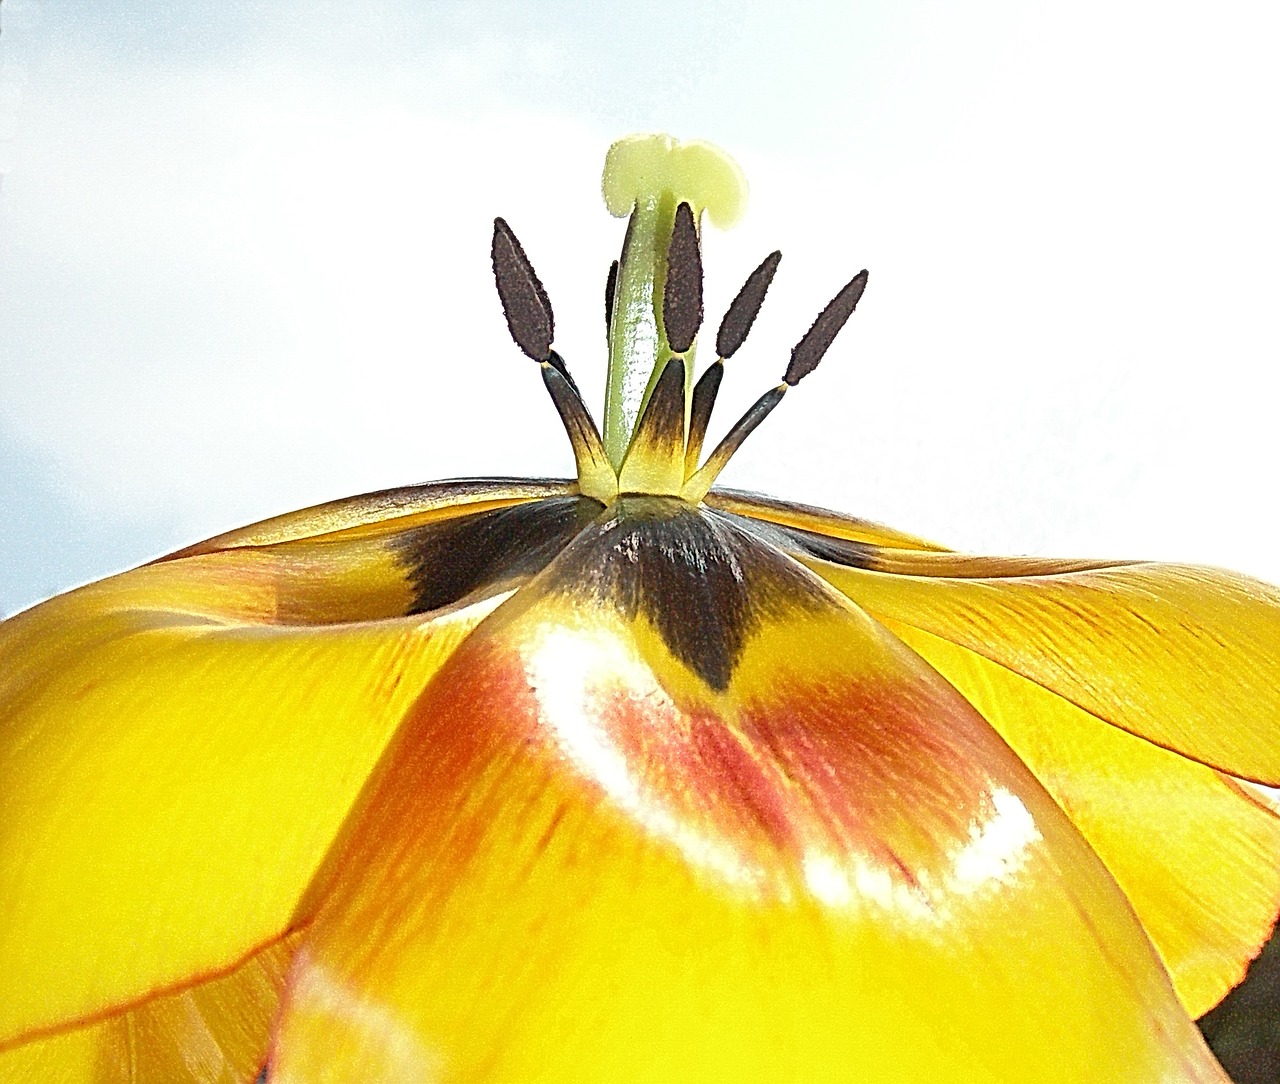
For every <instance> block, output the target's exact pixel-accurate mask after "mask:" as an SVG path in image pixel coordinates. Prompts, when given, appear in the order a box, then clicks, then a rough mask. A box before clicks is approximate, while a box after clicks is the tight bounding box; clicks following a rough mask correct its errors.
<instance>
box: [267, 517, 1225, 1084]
mask: <svg viewBox="0 0 1280 1084" xmlns="http://www.w3.org/2000/svg"><path fill="white" fill-rule="evenodd" d="M620 503H621V505H622V507H621V508H620V509H618V510H616V511H615V512H614V513H613V516H612V518H608V517H606V518H604V519H602V522H601V523H600V524H599V525H598V529H597V530H595V531H591V532H587V533H585V534H584V535H583V536H582V537H581V538H580V539H579V540H578V541H577V542H575V543H574V544H573V545H571V546H570V548H569V549H568V550H566V551H565V553H563V554H562V555H561V557H560V558H559V559H558V560H557V561H556V562H554V563H553V564H552V565H551V566H549V567H548V568H547V569H546V570H545V572H544V573H543V574H542V575H541V576H540V577H539V578H538V579H537V580H535V581H534V583H533V584H531V585H529V586H526V587H525V588H524V589H523V590H522V591H521V592H520V593H519V594H517V595H516V596H515V597H514V598H513V599H512V600H511V601H510V602H509V603H508V604H507V605H506V606H504V607H503V609H502V610H500V611H498V612H497V613H495V614H494V615H493V616H491V617H490V619H489V620H488V621H487V622H486V624H485V626H484V627H483V628H482V629H480V630H478V631H477V632H476V633H474V634H473V635H472V637H470V638H469V639H468V641H467V642H466V643H465V644H464V645H463V646H462V647H461V648H460V649H459V651H458V652H457V653H456V654H455V655H454V656H453V657H452V658H451V660H450V661H449V663H447V664H446V666H445V667H444V668H443V669H442V670H441V672H440V673H439V674H438V675H437V677H436V678H435V680H433V681H432V683H431V684H430V686H429V687H428V689H427V690H426V692H425V693H424V695H423V697H422V698H421V700H420V701H419V702H418V704H417V705H416V706H415V708H414V710H413V711H412V713H411V714H410V716H409V717H408V718H407V719H406V722H405V724H404V726H403V727H402V729H401V730H400V732H399V733H398V734H397V737H396V739H395V741H394V743H393V745H392V747H391V748H390V749H389V750H388V755H387V757H386V758H384V761H383V763H382V766H381V767H380V769H379V772H378V773H377V775H376V776H375V778H374V780H373V781H372V782H371V785H370V787H369V788H368V789H367V790H366V792H365V794H364V796H363V797H362V800H361V803H360V805H359V807H358V809H357V811H356V813H355V815H354V818H353V820H352V822H351V824H350V826H349V829H348V832H347V834H346V837H345V839H344V841H343V843H342V845H341V846H340V848H338V849H336V850H335V852H334V855H333V856H332V859H331V861H330V862H329V863H328V864H327V868H326V871H324V873H322V875H321V877H320V879H319V881H318V883H319V884H321V885H322V886H323V894H324V895H325V896H326V898H327V902H326V903H325V904H324V905H323V906H322V908H321V909H320V912H319V915H318V917H317V919H316V922H315V926H314V928H313V930H312V933H311V935H310V937H309V939H308V943H307V946H306V948H305V949H304V950H303V952H302V953H301V954H300V956H299V958H298V963H297V965H296V967H295V969H294V972H293V974H292V976H291V979H290V990H289V993H288V994H287V999H286V1006H285V1011H284V1015H283V1018H282V1024H281V1030H280V1035H279V1039H278V1043H277V1048H276V1056H275V1061H274V1063H273V1077H272V1080H273V1084H303V1082H306V1084H314V1082H318V1081H328V1080H348V1079H353V1078H357V1077H358V1078H360V1079H363V1080H375V1081H376V1080H396V1081H399V1080H414V1079H424V1080H425V1079H439V1080H448V1081H479V1080H484V1081H486V1082H489V1084H499V1082H503V1081H513V1082H514V1081H520V1082H525V1081H528V1080H532V1079H537V1080H540V1081H546V1082H549V1084H550V1082H557V1081H565V1082H569V1081H574V1082H578V1081H582V1080H591V1079H598V1080H627V1081H636V1082H640V1081H653V1082H657V1081H663V1082H666V1081H673V1080H691V1081H692V1080H715V1079H729V1080H735V1081H743V1082H750V1081H757V1080H758V1081H771V1082H772V1081H776V1080H824V1081H825V1080H841V1079H848V1080H858V1081H862V1080H881V1079H883V1080H893V1081H897V1082H912V1081H930V1082H932V1081H937V1080H959V1079H963V1080H966V1081H970V1080H972V1081H1009V1080H1037V1081H1044V1082H1051V1081H1072V1082H1078V1081H1079V1080H1081V1079H1097V1080H1124V1081H1144V1080H1152V1081H1155V1080H1160V1081H1172V1080H1180V1081H1208V1080H1217V1081H1220V1080H1222V1079H1223V1078H1222V1076H1221V1073H1220V1071H1219V1070H1218V1068H1217V1066H1216V1064H1215V1063H1214V1062H1213V1060H1212V1058H1211V1056H1210V1055H1209V1054H1208V1052H1207V1051H1206V1050H1205V1048H1204V1047H1203V1044H1202V1043H1201V1041H1200V1039H1199V1036H1198V1034H1197V1033H1196V1031H1195V1029H1194V1027H1193V1026H1192V1025H1191V1022H1190V1020H1189V1018H1188V1017H1187V1016H1186V1015H1185V1013H1184V1012H1183V1010H1182V1008H1181V1006H1180V1005H1179V1004H1178V1002H1177V1000H1176V998H1175V996H1174V993H1173V990H1172V987H1171V986H1170V984H1169V981H1168V977H1167V975H1166V974H1165V972H1164V970H1163V968H1162V967H1161V965H1160V963H1159V960H1158V958H1157V957H1156V954H1155V952H1154V950H1153V949H1152V947H1151V945H1150V943H1149V942H1148V941H1147V939H1146V937H1145V935H1144V933H1143V932H1142V929H1141V927H1140V926H1139V924H1138V922H1137V920H1136V919H1135V917H1134V915H1133V912H1132V911H1131V909H1130V907H1129V905H1128V903H1127V901H1126V900H1125V898H1124V896H1123V895H1122V893H1121V892H1120V891H1119V889H1118V888H1117V886H1116V884H1115V882H1114V881H1113V880H1112V879H1111V877H1110V876H1109V875H1108V874H1107V872H1106V870H1105V868H1104V867H1103V866H1102V864H1101V862H1100V861H1099V860H1098V859H1097V857H1096V856H1095V855H1094V854H1093V852H1092V851H1091V850H1090V849H1089V848H1088V846H1087V845H1086V843H1085V842H1084V840H1083V839H1082V838H1081V837H1080V836H1079V834H1078V833H1077V832H1076V831H1075V829H1074V828H1073V827H1072V826H1071V825H1070V823H1069V822H1068V821H1067V820H1066V818H1065V817H1064V816H1063V815H1062V813H1061V811H1060V810H1059V809H1058V808H1057V806H1056V805H1055V804H1054V803H1053V801H1052V799H1051V798H1050V797H1049V796H1048V795H1047V794H1046V793H1045V792H1044V791H1043V789H1042V788H1041V787H1040V786H1039V784H1038V783H1036V781H1035V780H1034V778H1033V777H1032V776H1031V775H1030V773H1029V772H1028V771H1027V770H1026V769H1025V767H1024V766H1023V765H1022V764H1021V762H1020V761H1018V760H1017V758H1016V757H1014V756H1013V754H1012V753H1011V752H1010V750H1009V749H1008V747H1007V746H1006V745H1005V744H1004V742H1003V741H1001V740H1000V739H999V737H998V736H997V735H996V734H995V733H994V732H993V731H992V730H991V729H990V728H989V726H988V725H987V724H986V722H985V721H984V720H983V719H982V718H981V717H980V716H978V715H977V713H976V712H974V711H973V709H972V708H971V707H970V706H969V704H968V703H967V702H965V701H964V700H963V699H962V698H961V697H959V696H958V695H957V694H956V693H955V691H954V690H953V689H952V688H951V687H950V686H949V685H948V684H946V683H945V682H944V681H942V680H941V679H940V678H939V677H938V676H937V675H936V674H935V673H934V672H933V671H932V670H930V669H928V668H927V667H924V666H922V665H921V664H920V662H919V660H918V658H917V657H916V656H915V655H914V654H912V653H911V652H910V651H908V650H907V649H906V648H905V647H903V646H902V645H901V644H899V643H898V642H897V641H896V640H894V639H893V638H892V637H891V636H890V635H889V634H888V633H887V632H886V631H885V630H884V629H883V628H882V627H880V626H878V625H876V624H875V623H874V622H872V621H870V620H869V619H868V618H866V617H865V615H863V614H862V613H861V612H860V611H858V610H857V609H856V608H855V607H852V606H850V605H848V604H847V603H845V602H842V601H841V600H840V599H839V598H838V596H836V595H834V594H833V593H830V592H828V591H826V590H825V589H824V588H823V587H822V586H821V585H820V584H819V583H818V582H817V581H816V580H814V579H812V578H810V577H809V576H808V575H807V574H806V573H804V572H803V571H802V570H801V569H799V567H798V566H796V565H794V564H793V563H792V562H790V561H789V560H788V559H786V558H784V557H782V556H781V555H778V554H775V553H772V552H770V551H768V550H767V549H765V548H763V547H761V546H760V545H759V543H757V542H755V541H753V540H751V539H749V538H746V537H745V536H743V535H741V534H740V533H738V532H736V530H735V529H734V528H732V527H731V526H728V525H727V524H726V523H725V522H724V521H717V520H716V519H715V517H714V516H704V517H701V518H700V520H699V524H700V525H698V524H690V523H689V522H688V521H687V520H682V519H681V516H685V515H693V513H674V512H673V513H672V514H671V517H670V518H671V519H672V523H670V524H667V525H666V526H665V527H657V526H655V525H654V524H653V523H647V525H646V527H645V530H644V531H643V532H641V533H642V534H643V535H644V536H646V537H649V538H651V539H654V538H661V539H664V540H667V541H669V542H671V543H672V545H671V546H670V547H669V548H667V549H662V548H661V547H654V548H653V550H652V551H650V552H646V553H641V552H639V551H638V550H637V548H636V546H635V545H634V544H633V543H634V542H635V539H636V537H637V534H635V533H633V532H630V531H628V529H627V520H628V517H629V516H632V515H638V516H640V518H642V519H643V518H645V517H649V518H650V519H653V518H656V517H660V516H661V515H662V514H663V513H662V505H661V504H660V502H653V501H650V502H644V503H643V506H640V505H636V506H634V507H633V509H631V510H629V509H628V507H627V502H626V501H623V502H620ZM635 508H639V509H640V510H639V512H637V511H635ZM678 538H682V539H683V544H682V546H683V548H682V547H681V546H677V545H675V543H674V540H675V539H678ZM717 547H719V549H717ZM721 563H727V564H729V565H732V567H734V568H735V569H736V570H737V572H738V574H739V577H740V578H739V579H738V580H737V581H736V582H738V583H739V585H740V586H741V585H743V584H745V585H746V594H745V595H742V596H738V597H736V599H735V598H733V597H728V596H726V598H725V599H724V602H725V611H724V612H722V613H720V614H718V615H717V618H716V619H717V620H720V621H721V622H722V623H723V622H736V623H737V625H738V626H739V628H738V630H737V632H734V631H732V630H728V629H726V628H723V627H721V628H716V629H715V630H710V629H708V631H707V635H708V637H709V639H708V642H707V643H706V644H702V645H699V644H697V643H692V642H689V641H687V640H682V639H680V635H679V634H678V633H676V632H674V631H673V626H672V623H671V622H669V621H667V620H666V619H665V618H664V615H663V613H662V608H663V607H664V606H667V605H681V606H686V605H689V599H690V597H694V598H695V599H696V598H697V597H700V596H699V592H700V591H702V590H703V585H702V584H701V583H700V582H699V581H697V580H695V579H694V578H688V579H687V582H686V581H685V579H684V578H685V576H686V572H688V576H689V577H697V576H704V575H708V574H710V572H709V570H713V569H714V568H716V567H718V566H719V565H720V564H721ZM659 564H663V565H664V567H657V566H658V565H659ZM656 584H662V585H665V588H666V590H667V591H668V593H667V594H656V593H655V592H654V591H653V588H654V586H655V585H656ZM682 588H683V589H682ZM725 590H726V591H727V590H728V588H727V587H726V588H725ZM739 634H740V635H739ZM702 653H705V654H702ZM722 664H723V665H722ZM721 678H724V679H725V680H724V683H723V684H721Z"/></svg>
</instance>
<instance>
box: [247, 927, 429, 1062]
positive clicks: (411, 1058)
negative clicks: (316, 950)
mask: <svg viewBox="0 0 1280 1084" xmlns="http://www.w3.org/2000/svg"><path fill="white" fill-rule="evenodd" d="M294 967H295V970H294V973H295V974H296V975H297V976H298V978H297V986H296V987H295V988H294V990H293V991H292V993H291V994H290V997H289V1000H290V1002H291V1005H290V1007H289V1011H290V1014H291V1015H292V1016H294V1017H295V1018H296V1017H298V1016H305V1017H312V1018H316V1019H318V1020H319V1021H321V1022H322V1025H324V1026H327V1027H328V1028H330V1029H332V1033H333V1037H334V1041H335V1042H337V1043H340V1044H341V1045H342V1047H343V1048H344V1050H345V1049H349V1048H350V1047H351V1046H352V1045H353V1044H354V1043H357V1042H358V1043H359V1045H360V1047H361V1056H362V1058H363V1059H364V1060H365V1061H366V1063H367V1067H368V1069H369V1079H371V1080H372V1079H381V1080H396V1081H401V1082H403V1084H436V1082H437V1081H441V1080H443V1079H444V1063H443V1059H442V1058H441V1057H440V1055H439V1054H438V1053H436V1052H435V1051H433V1050H431V1049H429V1048H428V1047H427V1045H426V1044H425V1043H423V1041H422V1039H421V1038H420V1037H419V1034H418V1032H417V1031H416V1030H415V1028H414V1025H413V1024H412V1023H410V1022H409V1021H405V1020H401V1019H400V1017H399V1016H398V1015H397V1014H396V1013H395V1012H394V1011H392V1010H391V1009H389V1008H387V1007H386V1006H385V1005H382V1004H379V1003H378V1002H375V1001H371V1000H369V999H368V998H365V997H362V996H361V995H360V994H359V993H358V992H357V991H356V990H355V988H353V987H352V986H350V985H348V984H347V983H344V982H343V981H342V979H341V978H339V977H338V976H337V975H335V974H334V973H333V972H332V971H330V970H329V969H328V968H326V967H325V966H323V965H322V964H319V963H317V962H316V960H315V958H314V957H312V956H310V954H307V953H306V951H305V950H303V952H302V953H300V954H299V957H298V960H297V962H296V963H295V965H294ZM307 1033H308V1034H315V1032H314V1031H312V1030H309V1031H308V1032H307ZM271 1080H272V1084H275V1082H276V1081H277V1080H278V1081H279V1084H290V1082H291V1081H297V1080H298V1078H297V1077H295V1076H293V1074H291V1073H290V1072H289V1065H288V1059H287V1054H286V1059H285V1062H284V1064H283V1065H281V1066H280V1067H279V1071H277V1070H276V1068H275V1067H273V1068H272V1073H271Z"/></svg>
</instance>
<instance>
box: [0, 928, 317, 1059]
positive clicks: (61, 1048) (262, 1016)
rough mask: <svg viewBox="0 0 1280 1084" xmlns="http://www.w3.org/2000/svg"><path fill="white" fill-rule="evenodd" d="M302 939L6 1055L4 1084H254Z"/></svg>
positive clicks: (295, 938)
mask: <svg viewBox="0 0 1280 1084" xmlns="http://www.w3.org/2000/svg"><path fill="white" fill-rule="evenodd" d="M298 940H299V935H296V934H295V935H294V936H292V937H289V938H287V939H285V940H283V941H279V942H276V943H275V944H273V945H271V946H269V947H268V948H265V949H263V950H262V951H261V952H259V953H257V954H256V955H254V956H252V957H250V958H249V959H248V960H247V961H246V962H245V963H244V964H242V965H241V966H240V967H238V968H236V970H235V971H233V972H231V974H229V975H224V976H222V977H220V978H217V979H213V980H210V981H208V982H204V983H200V984H199V985H196V986H192V987H190V988H188V989H185V990H181V991H178V992H176V993H173V994H168V995H165V996H161V997H156V998H152V999H150V1000H148V1001H145V1002H143V1003H141V1004H139V1005H136V1006H134V1007H133V1008H131V1009H128V1010H126V1011H124V1012H121V1013H117V1014H116V1015H114V1016H110V1017H108V1018H106V1019H104V1020H100V1021H97V1022H96V1023H91V1024H85V1025H82V1026H79V1027H74V1028H72V1029H70V1030H68V1031H63V1032H60V1033H58V1034H55V1035H50V1036H47V1037H43V1038H36V1039H32V1040H30V1041H29V1042H26V1043H23V1044H21V1045H19V1046H16V1047H12V1048H11V1049H8V1050H4V1051H0V1084H37V1082H38V1084H237V1082H239V1084H249V1082H250V1081H252V1080H254V1079H255V1078H256V1077H257V1076H258V1073H259V1070H260V1069H261V1068H262V1066H263V1064H264V1063H265V1061H266V1057H267V1051H268V1048H269V1045H270V1029H271V1023H272V1021H273V1020H274V1019H275V1015H276V1011H277V1008H278V1006H279V1002H280V993H281V990H282V989H283V987H284V976H285V971H286V969H287V968H288V966H289V960H290V958H291V957H292V955H293V952H294V950H295V949H296V947H297V943H298Z"/></svg>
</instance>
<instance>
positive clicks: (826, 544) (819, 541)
mask: <svg viewBox="0 0 1280 1084" xmlns="http://www.w3.org/2000/svg"><path fill="white" fill-rule="evenodd" d="M720 514H721V515H723V516H726V517H728V518H729V519H731V520H732V521H733V523H734V524H735V525H736V526H738V527H739V528H740V529H742V530H743V531H746V532H747V533H748V534H752V535H754V536H755V537H757V538H759V539H760V540H761V541H762V542H766V543H768V544H769V545H771V546H774V547H776V548H777V549H780V550H782V551H783V552H784V553H790V554H793V555H803V556H806V557H817V558H819V559H821V560H823V561H832V562H834V563H835V564H840V565H848V566H849V567H851V568H865V569H876V568H877V567H878V564H877V557H878V555H879V554H880V553H881V550H882V547H880V546H875V545H872V544H871V543H870V542H856V541H854V540H853V539H851V538H837V537H835V536H834V535H825V534H818V533H816V532H815V531H806V530H804V529H803V528H801V527H787V526H783V525H782V524H780V523H769V522H767V521H765V520H758V519H750V518H748V517H746V516H738V515H735V514H734V513H732V512H722V513H720Z"/></svg>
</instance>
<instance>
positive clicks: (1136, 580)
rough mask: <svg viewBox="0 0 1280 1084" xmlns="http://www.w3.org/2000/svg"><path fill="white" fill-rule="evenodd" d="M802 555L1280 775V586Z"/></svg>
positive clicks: (1251, 772)
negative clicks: (950, 571)
mask: <svg viewBox="0 0 1280 1084" xmlns="http://www.w3.org/2000/svg"><path fill="white" fill-rule="evenodd" d="M944 560H945V559H944V558H943V557H941V556H937V557H934V558H933V561H934V563H935V564H937V563H939V562H943V561H944ZM957 560H958V561H963V560H964V559H963V558H957ZM806 563H808V564H810V566H811V567H812V568H814V570H815V571H817V572H818V573H819V574H820V575H821V576H822V577H823V578H824V579H826V580H827V581H828V582H830V583H832V584H834V585H835V586H836V587H839V588H840V590H842V591H843V592H844V593H845V594H847V595H848V596H849V597H850V598H852V599H853V600H854V601H856V602H857V603H858V604H859V605H860V606H862V607H863V608H864V609H866V610H867V611H868V612H869V613H871V614H873V615H875V616H883V617H886V618H889V619H891V620H894V621H898V622H901V623H902V624H904V625H910V626H911V627H913V628H918V629H920V630H922V631H924V632H927V633H930V634H932V635H934V636H938V637H941V638H942V639H945V640H950V641H951V642H952V643H955V644H958V645H960V646H961V647H964V648H967V649H968V650H970V651H974V652H977V653H978V654H980V655H983V656H985V657H986V658H988V659H990V660H991V661H993V662H996V663H999V664H1000V665H1001V666H1004V667H1007V668H1008V669H1010V670H1012V671H1013V672H1014V673H1017V674H1021V675H1022V676H1023V677H1026V678H1029V679H1030V680H1031V681H1034V682H1035V683H1036V684H1038V685H1042V686H1043V687H1044V688H1046V689H1049V690H1051V691H1052V692H1055V693H1057V694H1058V695H1059V696H1062V697H1064V698H1065V699H1066V700H1069V701H1070V702H1071V703H1073V704H1076V705H1077V706H1079V707H1081V708H1083V709H1084V710H1086V711H1088V712H1090V713H1091V714H1093V715H1096V716H1097V717H1098V718H1100V719H1103V720H1105V721H1106V722H1109V723H1112V724H1114V725H1115V726H1118V727H1120V728H1121V729H1122V730H1127V731H1129V732H1130V733H1133V734H1137V735H1138V736H1139V737H1143V738H1146V739H1147V740H1148V741H1151V742H1154V743H1155V744H1156V745H1160V746H1163V747H1165V748H1167V749H1173V750H1175V751H1176V752H1179V753H1181V754H1183V755H1184V756H1187V757H1190V758H1192V759H1193V760H1198V761H1200V762H1201V763H1203V764H1207V765H1209V766H1210V767H1214V768H1218V769H1220V770H1222V771H1225V772H1228V773H1230V774H1232V775H1236V776H1241V777H1244V778H1247V779H1253V780H1255V781H1257V782H1262V783H1271V784H1278V783H1280V742H1277V741H1276V740H1275V720H1276V719H1277V718H1278V717H1280V590H1278V589H1277V588H1275V587H1272V586H1271V585H1269V584H1265V583H1261V582H1259V581H1258V580H1253V579H1250V578H1249V577H1247V576H1241V575H1238V574H1237V573H1234V572H1225V571H1222V570H1220V569H1211V568H1195V567H1191V566H1186V565H1158V564H1125V565H1115V566H1110V567H1095V568H1089V569H1083V570H1077V571H1070V572H1061V573H1057V574H1048V575H1018V576H1006V577H990V576H988V577H979V578H952V577H944V576H940V575H938V573H937V572H936V571H935V572H933V573H932V574H930V575H928V576H922V575H896V574H886V573H883V572H876V571H869V570H867V569H862V568H853V567H849V566H846V565H837V564H834V563H831V562H827V561H819V560H816V559H812V558H810V559H807V560H806Z"/></svg>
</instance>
